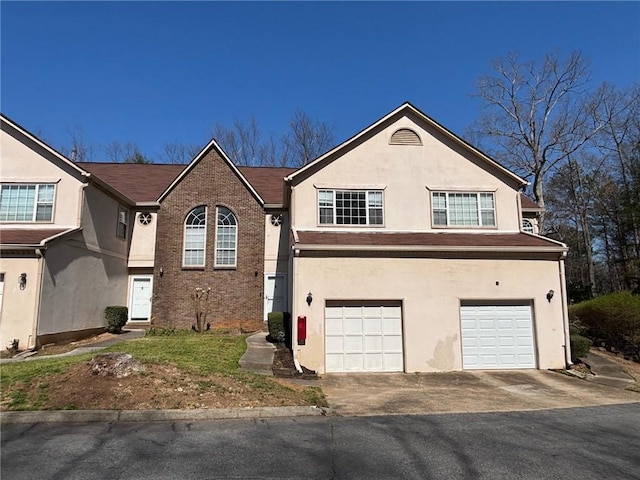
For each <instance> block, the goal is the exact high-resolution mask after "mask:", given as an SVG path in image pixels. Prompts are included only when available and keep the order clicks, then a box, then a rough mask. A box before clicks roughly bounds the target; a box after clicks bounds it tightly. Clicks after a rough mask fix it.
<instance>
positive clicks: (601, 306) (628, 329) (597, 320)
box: [569, 292, 640, 352]
mask: <svg viewBox="0 0 640 480" xmlns="http://www.w3.org/2000/svg"><path fill="white" fill-rule="evenodd" d="M569 319H570V321H571V322H572V323H573V322H579V323H580V325H582V327H583V328H584V333H583V334H584V335H585V336H587V337H589V338H590V339H591V340H593V341H594V343H596V344H604V345H605V346H606V347H607V348H609V349H614V350H617V351H629V350H631V351H635V352H638V351H640V296H638V295H633V294H632V293H631V292H619V293H613V294H610V295H603V296H601V297H598V298H594V299H593V300H589V301H586V302H581V303H578V304H576V305H571V306H570V307H569Z"/></svg>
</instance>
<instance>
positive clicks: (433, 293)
mask: <svg viewBox="0 0 640 480" xmlns="http://www.w3.org/2000/svg"><path fill="white" fill-rule="evenodd" d="M294 275H295V279H294V288H293V295H294V297H293V315H294V318H295V317H296V316H298V315H305V316H307V319H308V324H307V335H308V336H307V342H306V345H305V346H295V345H294V348H295V349H297V352H296V353H297V356H298V358H299V359H300V361H301V363H302V364H303V365H305V366H307V367H309V368H312V369H315V370H318V371H319V372H321V373H323V372H324V334H325V332H324V307H325V303H326V301H327V300H399V301H401V302H402V311H403V341H404V355H405V358H404V367H405V368H404V369H405V371H406V372H439V371H452V370H461V369H462V346H461V337H460V304H461V302H463V301H474V300H475V301H494V302H496V303H499V302H501V301H522V302H526V303H528V302H530V303H531V305H532V309H533V318H534V332H535V333H534V335H535V345H536V355H537V365H538V368H541V369H547V368H562V367H564V365H565V360H564V347H563V345H564V327H563V311H562V299H561V296H560V295H559V292H561V290H562V289H561V285H560V275H559V263H558V261H551V260H549V261H545V260H504V259H433V258H312V257H296V258H295V259H294ZM550 289H553V290H555V291H556V292H558V295H557V296H556V297H554V299H552V301H551V302H548V301H547V299H546V293H547V292H548V291H549V290H550ZM309 291H310V292H312V293H313V303H312V305H311V306H310V307H309V306H308V305H307V304H306V302H305V298H306V294H307V292H309ZM294 325H295V322H294Z"/></svg>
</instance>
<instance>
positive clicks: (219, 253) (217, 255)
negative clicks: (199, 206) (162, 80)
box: [213, 205, 238, 269]
mask: <svg viewBox="0 0 640 480" xmlns="http://www.w3.org/2000/svg"><path fill="white" fill-rule="evenodd" d="M221 209H224V210H226V211H227V212H228V213H227V214H225V219H228V218H231V219H233V222H234V223H233V224H221V223H220V220H221V219H220V211H221ZM223 228H224V229H232V230H233V247H232V248H229V247H224V246H222V247H221V246H219V242H220V241H221V240H222V239H223V235H225V238H224V239H229V237H228V236H227V235H228V234H227V233H226V232H221V229H223ZM223 252H225V254H223ZM227 252H233V255H232V258H233V263H220V259H221V258H226V253H227ZM237 266H238V217H237V216H236V214H235V213H233V210H231V209H230V208H229V207H226V206H224V205H217V206H216V239H215V251H214V257H213V268H215V269H235V268H237Z"/></svg>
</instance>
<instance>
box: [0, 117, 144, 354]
mask: <svg viewBox="0 0 640 480" xmlns="http://www.w3.org/2000/svg"><path fill="white" fill-rule="evenodd" d="M0 135H1V136H0V159H1V161H0V177H1V192H0V244H1V245H0V256H1V259H0V342H1V343H0V344H1V345H2V348H4V347H5V346H7V345H8V344H9V343H11V342H13V341H14V340H17V341H18V347H19V348H20V349H25V348H33V347H37V346H40V345H43V344H47V343H52V342H57V341H61V340H65V339H73V338H80V337H82V336H86V335H89V334H91V333H95V332H101V331H103V327H104V324H105V321H104V308H105V307H106V306H108V305H121V304H122V303H123V301H124V300H125V299H126V296H127V294H126V290H127V277H128V269H127V259H128V254H129V247H130V231H131V217H130V213H129V212H130V211H131V209H132V208H133V207H134V205H135V202H134V201H133V200H132V199H131V198H129V197H128V196H126V195H125V194H123V193H122V192H119V191H117V190H115V189H114V188H113V187H112V186H111V185H109V184H108V183H106V182H104V181H102V180H101V179H99V178H97V177H95V176H94V175H93V174H91V173H90V172H88V171H86V170H84V169H82V168H81V167H79V166H78V165H76V164H74V163H72V162H71V161H69V160H68V159H67V158H65V157H64V156H63V155H61V154H60V153H58V152H56V151H55V150H53V149H52V148H51V147H49V146H48V145H46V144H45V143H44V142H42V141H40V140H39V139H37V138H36V137H35V136H34V135H32V134H31V133H29V132H28V131H26V130H25V129H24V128H22V127H20V126H19V125H18V124H16V123H15V122H13V121H12V120H10V119H8V118H7V117H5V116H2V118H1V132H0Z"/></svg>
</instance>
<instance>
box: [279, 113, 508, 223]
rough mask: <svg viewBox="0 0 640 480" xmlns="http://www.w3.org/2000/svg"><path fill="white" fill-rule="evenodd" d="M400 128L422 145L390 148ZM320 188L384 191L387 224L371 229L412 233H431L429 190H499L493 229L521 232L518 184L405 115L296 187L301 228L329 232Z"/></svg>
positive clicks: (296, 219) (296, 217)
mask: <svg viewBox="0 0 640 480" xmlns="http://www.w3.org/2000/svg"><path fill="white" fill-rule="evenodd" d="M399 128H410V129H412V130H414V131H416V132H417V133H418V135H419V136H420V137H421V139H422V143H423V145H422V146H414V145H389V139H390V137H391V135H392V134H393V133H394V132H395V131H396V130H398V129H399ZM321 188H336V189H340V188H346V189H382V190H383V192H384V193H383V196H384V225H383V226H382V227H381V226H374V227H370V228H372V229H375V230H380V229H381V228H384V229H389V230H408V231H427V230H432V229H433V226H432V220H431V199H430V192H431V191H434V190H452V189H453V190H455V191H468V192H477V191H487V192H495V202H496V205H497V207H496V223H497V227H496V228H491V229H489V230H492V231H495V230H501V231H519V230H520V222H519V212H518V200H517V197H518V192H517V190H516V189H515V188H514V186H511V185H509V184H508V183H505V181H504V180H503V179H502V178H501V176H500V175H498V173H497V172H496V171H495V169H493V170H492V169H491V168H490V167H488V165H487V164H486V163H485V162H483V161H480V160H479V159H478V158H477V157H475V156H474V155H473V154H471V153H470V152H469V151H467V150H464V149H462V148H461V147H460V146H459V145H458V144H454V142H452V141H451V140H450V139H448V138H445V137H444V136H443V135H442V134H441V133H440V132H437V131H436V130H435V129H433V128H431V127H427V126H426V125H424V124H422V125H421V124H420V123H418V122H417V121H414V120H413V119H411V118H409V117H407V116H404V117H402V118H400V119H399V120H397V121H396V122H394V123H392V124H391V125H388V126H386V127H385V128H382V129H381V130H380V131H379V132H377V133H375V134H374V135H373V136H371V138H368V139H366V141H365V142H363V143H359V144H357V145H355V146H354V147H353V148H351V149H349V150H348V151H347V152H346V153H344V154H343V155H342V156H340V157H339V158H337V159H335V160H334V161H332V162H330V163H328V164H327V165H326V166H324V167H323V168H322V169H320V170H319V171H317V172H315V173H314V174H313V175H311V176H309V177H308V178H305V179H304V180H302V181H301V182H300V183H298V184H296V185H295V186H294V193H293V197H292V202H294V203H295V205H294V207H295V208H292V210H291V212H292V214H293V217H292V218H293V221H292V224H293V225H294V226H295V227H296V228H297V229H300V230H303V229H313V228H331V227H329V226H324V225H323V226H320V225H318V200H317V190H318V189H321ZM334 228H335V227H334ZM338 228H345V227H338ZM352 228H353V227H352ZM356 228H358V229H360V230H361V229H363V227H356ZM437 230H441V228H437Z"/></svg>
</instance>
